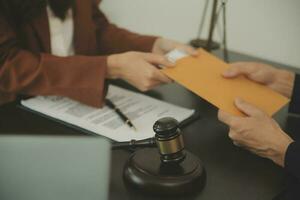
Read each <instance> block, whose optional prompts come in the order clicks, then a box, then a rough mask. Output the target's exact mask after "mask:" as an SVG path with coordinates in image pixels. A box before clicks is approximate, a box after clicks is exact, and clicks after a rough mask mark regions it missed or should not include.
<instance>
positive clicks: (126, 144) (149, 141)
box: [112, 137, 156, 150]
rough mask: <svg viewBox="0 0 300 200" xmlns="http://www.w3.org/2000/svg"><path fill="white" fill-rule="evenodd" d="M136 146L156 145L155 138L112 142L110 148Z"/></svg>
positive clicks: (134, 147) (131, 147) (130, 147)
mask: <svg viewBox="0 0 300 200" xmlns="http://www.w3.org/2000/svg"><path fill="white" fill-rule="evenodd" d="M138 147H156V141H155V138H154V137H153V138H148V139H144V140H131V141H129V142H114V143H113V144H112V149H113V150H117V149H136V148H138Z"/></svg>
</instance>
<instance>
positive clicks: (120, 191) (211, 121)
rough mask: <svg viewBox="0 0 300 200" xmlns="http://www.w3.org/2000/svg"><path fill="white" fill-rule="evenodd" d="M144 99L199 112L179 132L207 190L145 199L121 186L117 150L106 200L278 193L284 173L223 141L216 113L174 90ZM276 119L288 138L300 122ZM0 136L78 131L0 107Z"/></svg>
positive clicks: (223, 198) (249, 197) (121, 157)
mask: <svg viewBox="0 0 300 200" xmlns="http://www.w3.org/2000/svg"><path fill="white" fill-rule="evenodd" d="M216 53H217V54H218V53H219V52H216ZM230 56H231V58H232V59H231V60H255V59H254V58H251V57H248V56H244V55H241V54H236V53H231V54H230ZM148 94H149V95H151V96H154V97H156V98H159V99H162V100H164V101H167V102H171V103H174V104H177V105H180V106H184V107H188V108H194V109H198V110H199V111H200V112H201V114H202V117H201V119H199V120H197V121H195V122H194V123H193V124H191V125H189V126H188V127H186V128H185V129H184V130H183V131H184V139H185V145H186V148H187V149H188V150H189V151H191V152H192V153H194V154H195V155H197V156H198V157H199V158H200V159H201V160H202V161H203V162H204V164H205V167H206V170H207V183H206V186H205V188H204V190H203V191H202V192H199V193H197V194H196V195H194V196H189V195H188V194H187V195H186V196H184V197H176V198H174V197H172V198H162V197H149V196H145V195H143V194H139V193H137V192H135V191H131V190H128V189H127V188H126V186H125V185H124V183H123V180H122V171H123V166H124V163H125V162H126V160H127V159H128V157H129V156H130V153H129V152H128V151H125V150H117V151H113V152H112V162H111V182H110V199H112V200H120V199H122V200H129V199H130V200H134V199H136V200H141V199H149V200H150V199H151V200H152V199H185V200H186V199H199V200H200V199H201V200H234V199H237V200H240V199H243V200H254V199H255V200H258V199H262V200H266V199H272V198H273V197H274V196H275V195H277V194H278V193H279V192H280V191H281V190H282V189H283V186H284V172H283V170H282V169H281V168H280V167H278V166H276V165H275V164H273V163H272V162H271V161H269V160H267V159H263V158H259V157H257V156H255V155H253V154H251V153H249V152H247V151H245V150H243V149H241V148H238V147H235V146H234V145H233V144H232V141H231V140H230V139H229V138H228V136H227V132H228V128H227V127H226V126H224V125H223V124H221V123H220V122H218V120H217V109H216V108H214V107H213V106H212V105H210V104H209V103H207V102H206V101H204V100H203V99H201V98H199V97H197V96H195V95H194V94H192V93H191V92H189V91H187V90H186V89H184V88H183V87H181V86H179V85H177V84H170V85H165V86H162V87H160V88H157V89H155V90H154V91H151V92H149V93H148ZM276 119H277V120H278V121H280V124H281V125H283V126H286V129H288V130H289V132H290V133H293V132H295V131H296V130H300V125H299V124H300V123H299V122H300V120H299V119H298V118H296V117H287V108H285V109H283V110H282V111H280V112H279V113H278V114H277V115H276ZM4 133H6V134H7V133H8V134H16V133H19V134H24V133H29V134H46V135H82V133H80V132H79V131H77V130H73V129H70V128H67V127H64V126H63V125H61V124H57V123H55V122H53V121H49V120H47V119H44V118H42V117H39V116H36V115H34V114H31V113H28V112H25V111H22V110H20V109H18V108H16V107H15V104H8V105H6V106H2V107H0V134H4ZM88 137H90V136H88Z"/></svg>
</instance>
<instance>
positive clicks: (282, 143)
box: [271, 133, 293, 167]
mask: <svg viewBox="0 0 300 200" xmlns="http://www.w3.org/2000/svg"><path fill="white" fill-rule="evenodd" d="M283 136H284V137H283V138H282V139H281V140H277V141H278V143H277V145H275V147H274V151H275V153H274V155H273V157H272V158H271V159H272V160H273V161H274V162H275V163H276V164H278V165H279V166H281V167H284V160H285V155H286V152H287V149H288V147H289V145H290V144H291V143H293V139H292V138H291V137H290V136H289V135H287V134H286V133H283Z"/></svg>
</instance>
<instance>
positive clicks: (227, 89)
mask: <svg viewBox="0 0 300 200" xmlns="http://www.w3.org/2000/svg"><path fill="white" fill-rule="evenodd" d="M168 57H169V58H171V60H172V61H175V62H176V66H175V67H174V68H168V69H163V70H162V71H163V72H164V73H165V74H166V75H167V76H169V77H170V78H171V79H173V80H174V81H176V82H178V83H179V84H181V85H183V86H184V87H186V88H187V89H189V90H191V91H192V92H194V93H195V94H197V95H199V96H200V97H202V98H203V99H205V100H207V101H208V102H210V103H211V104H213V105H215V106H216V107H218V108H219V109H222V110H224V111H226V112H228V113H231V114H234V115H239V116H242V115H243V114H242V113H241V112H240V111H239V110H238V109H237V108H236V107H235V105H234V100H235V99H236V98H241V99H243V100H245V101H247V102H249V103H251V104H253V105H255V106H257V107H258V108H260V109H261V110H263V111H265V112H266V113H267V114H268V115H269V116H272V115H273V114H274V113H275V112H277V111H278V110H279V109H280V108H281V107H283V106H284V105H285V104H287V103H288V102H289V99H288V98H286V97H284V96H282V95H281V94H279V93H276V92H274V91H273V90H271V89H270V88H268V87H266V86H264V85H261V84H258V83H255V82H253V81H251V80H248V79H247V78H246V77H243V76H240V77H238V78H236V79H225V78H224V77H223V76H222V73H223V72H224V71H225V70H226V69H228V68H229V65H228V64H226V63H225V62H223V61H222V60H220V59H218V58H217V57H215V56H213V55H212V54H210V53H208V52H206V51H205V50H203V49H200V50H199V55H198V56H197V57H192V56H186V55H184V54H182V53H180V52H178V51H176V50H175V51H173V52H171V53H169V54H168Z"/></svg>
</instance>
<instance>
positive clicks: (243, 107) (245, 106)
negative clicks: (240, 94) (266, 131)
mask: <svg viewBox="0 0 300 200" xmlns="http://www.w3.org/2000/svg"><path fill="white" fill-rule="evenodd" d="M234 103H235V106H236V107H237V108H238V109H239V110H240V111H242V112H243V113H244V114H246V115H247V116H250V117H258V116H263V115H264V112H263V111H261V110H260V109H258V108H257V107H256V106H254V105H251V104H249V103H247V102H245V101H244V100H242V99H241V98H236V99H235V101H234Z"/></svg>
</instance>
